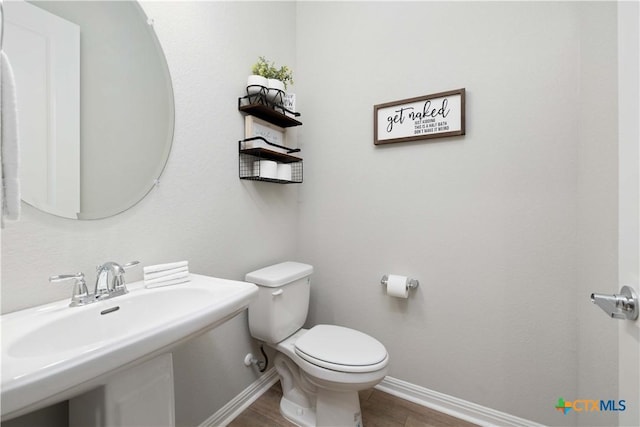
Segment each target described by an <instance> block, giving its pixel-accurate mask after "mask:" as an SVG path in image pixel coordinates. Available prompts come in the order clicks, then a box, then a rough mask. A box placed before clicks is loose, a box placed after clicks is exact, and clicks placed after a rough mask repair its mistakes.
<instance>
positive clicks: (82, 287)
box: [49, 273, 89, 307]
mask: <svg viewBox="0 0 640 427" xmlns="http://www.w3.org/2000/svg"><path fill="white" fill-rule="evenodd" d="M67 280H75V282H74V283H73V291H72V293H71V303H70V304H69V306H70V307H75V306H77V305H83V304H86V302H87V298H88V297H89V290H88V289H87V283H86V282H85V280H84V273H76V274H59V275H55V276H50V277H49V282H51V283H57V282H66V281H67Z"/></svg>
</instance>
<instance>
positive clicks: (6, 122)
mask: <svg viewBox="0 0 640 427" xmlns="http://www.w3.org/2000/svg"><path fill="white" fill-rule="evenodd" d="M16 104H17V103H16V83H15V79H14V77H13V70H12V69H11V64H9V59H8V58H7V55H6V54H5V53H4V51H0V146H1V148H2V149H1V150H0V151H1V153H2V156H1V158H0V172H1V173H0V179H1V181H2V185H1V186H0V187H1V189H0V191H1V193H2V195H1V200H2V221H1V222H2V226H4V220H5V219H9V220H14V221H15V220H18V219H20V178H19V174H18V170H19V163H20V162H19V160H20V144H19V140H18V108H17V105H16Z"/></svg>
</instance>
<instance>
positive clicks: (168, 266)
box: [143, 261, 189, 274]
mask: <svg viewBox="0 0 640 427" xmlns="http://www.w3.org/2000/svg"><path fill="white" fill-rule="evenodd" d="M180 267H187V268H188V267H189V261H178V262H170V263H167V264H157V265H149V266H147V267H144V268H143V272H144V274H148V273H157V272H161V271H166V270H173V269H174V268H180Z"/></svg>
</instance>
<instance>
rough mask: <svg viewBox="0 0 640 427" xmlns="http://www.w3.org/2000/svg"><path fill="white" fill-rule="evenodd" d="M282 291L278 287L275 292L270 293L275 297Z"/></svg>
mask: <svg viewBox="0 0 640 427" xmlns="http://www.w3.org/2000/svg"><path fill="white" fill-rule="evenodd" d="M283 292H284V291H283V290H282V289H278V290H277V291H275V292H271V295H273V296H274V297H277V296H278V295H282V293H283Z"/></svg>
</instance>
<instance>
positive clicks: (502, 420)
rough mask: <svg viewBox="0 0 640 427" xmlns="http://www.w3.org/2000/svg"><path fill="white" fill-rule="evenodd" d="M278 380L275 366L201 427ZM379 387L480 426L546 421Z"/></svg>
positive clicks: (388, 382) (230, 415) (222, 422)
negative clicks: (535, 420) (536, 420)
mask: <svg viewBox="0 0 640 427" xmlns="http://www.w3.org/2000/svg"><path fill="white" fill-rule="evenodd" d="M276 382H278V373H277V372H276V370H275V368H271V369H269V370H268V371H267V372H265V373H264V374H263V375H262V376H261V377H260V378H258V379H257V380H256V381H255V382H253V383H252V384H251V385H249V387H247V388H245V389H244V390H243V391H242V392H241V393H240V394H239V395H237V396H236V397H234V398H233V399H232V400H231V401H230V402H229V403H227V404H226V405H224V406H223V407H222V408H220V409H219V410H218V411H217V412H216V413H215V414H213V415H211V416H210V417H209V418H208V419H207V420H206V421H204V422H203V423H202V424H200V427H224V426H226V425H227V424H229V423H230V422H231V421H233V420H234V419H235V418H236V417H237V416H238V415H240V414H241V413H242V411H244V410H245V409H247V408H248V407H249V406H250V405H251V404H252V403H253V402H255V401H256V400H258V398H259V397H260V396H262V395H263V394H264V393H265V392H266V391H267V390H269V388H271V386H272V385H274V384H275V383H276ZM375 388H376V389H378V390H380V391H383V392H385V393H389V394H391V395H393V396H396V397H399V398H401V399H404V400H408V401H410V402H413V403H416V404H418V405H421V406H425V407H427V408H431V409H433V410H436V411H438V412H442V413H444V414H447V415H451V416H452V417H456V418H459V419H461V420H465V421H469V422H471V423H474V424H477V425H479V426H484V427H490V426H500V427H543V425H542V424H538V423H535V422H533V421H529V420H525V419H524V418H519V417H516V416H515V415H511V414H507V413H505V412H500V411H496V410H495V409H491V408H487V407H485V406H481V405H478V404H476V403H472V402H468V401H466V400H462V399H458V398H457V397H453V396H449V395H447V394H444V393H440V392H437V391H434V390H429V389H428V388H425V387H420V386H417V385H414V384H411V383H408V382H406V381H402V380H399V379H396V378H393V377H389V376H387V377H385V378H384V379H383V380H382V382H381V383H380V384H378V385H377V386H376V387H375Z"/></svg>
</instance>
